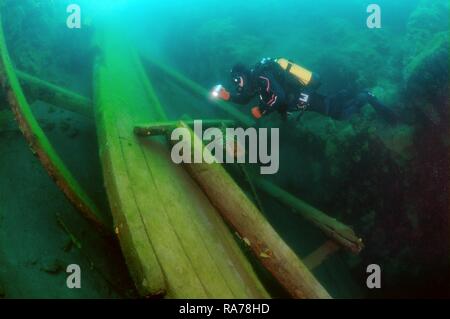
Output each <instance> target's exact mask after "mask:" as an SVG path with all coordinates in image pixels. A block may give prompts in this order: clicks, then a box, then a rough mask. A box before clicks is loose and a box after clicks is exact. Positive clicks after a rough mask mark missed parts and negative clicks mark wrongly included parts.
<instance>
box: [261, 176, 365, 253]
mask: <svg viewBox="0 0 450 319" xmlns="http://www.w3.org/2000/svg"><path fill="white" fill-rule="evenodd" d="M254 182H255V184H256V186H257V187H258V188H260V189H261V190H263V191H264V192H266V193H267V194H269V195H270V196H273V197H274V198H275V199H277V200H278V201H280V202H281V203H283V204H285V205H287V206H290V207H292V208H294V212H297V213H298V214H300V215H301V216H302V217H303V218H305V219H307V220H309V221H310V222H312V223H313V224H315V225H316V226H317V227H318V228H319V229H321V230H322V231H323V232H324V233H325V234H326V235H328V236H329V237H330V238H332V239H333V240H334V241H336V242H337V243H339V244H340V245H341V246H343V247H344V248H346V249H347V250H349V251H351V252H352V253H355V254H357V253H359V252H360V251H361V249H363V247H364V244H363V242H362V239H361V238H359V237H358V236H356V234H355V232H354V231H353V229H351V228H350V227H349V226H347V225H345V224H343V223H341V222H339V221H338V220H336V219H335V218H332V217H330V216H328V215H327V214H325V213H323V212H322V211H320V210H318V209H317V208H314V207H313V206H311V205H309V204H308V203H305V202H304V201H302V200H300V199H298V198H297V197H295V196H293V195H292V194H290V193H288V192H287V191H285V190H283V189H281V188H280V187H278V186H276V185H274V184H273V183H270V182H268V181H267V180H265V179H263V178H261V177H256V178H254Z"/></svg>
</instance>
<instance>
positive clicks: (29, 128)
mask: <svg viewBox="0 0 450 319" xmlns="http://www.w3.org/2000/svg"><path fill="white" fill-rule="evenodd" d="M0 54H1V58H0V82H1V86H2V89H3V90H4V91H5V93H6V96H7V100H8V103H9V105H10V107H11V109H12V111H13V113H14V115H15V117H16V120H17V122H18V123H19V127H20V129H21V131H22V132H23V134H24V136H25V138H26V139H27V141H28V143H29V145H30V147H31V149H32V150H33V152H35V154H36V155H37V156H38V158H39V160H40V161H41V163H42V165H43V166H44V168H45V169H46V170H47V172H48V173H49V175H50V176H51V177H52V178H53V180H54V181H55V182H56V184H57V185H58V186H59V187H60V188H61V190H62V191H63V192H64V194H65V195H66V196H67V198H68V199H69V200H70V201H71V203H72V204H74V205H75V207H77V208H78V210H79V211H80V212H81V213H82V214H83V216H84V217H86V218H87V219H88V220H90V221H92V222H93V223H94V224H95V225H96V226H98V227H99V229H101V230H102V231H104V232H105V233H108V232H110V229H111V228H110V226H109V223H108V221H107V220H106V218H105V217H104V216H103V215H102V214H101V213H100V211H99V209H98V208H97V206H96V205H95V204H94V202H93V201H92V200H91V199H90V198H89V196H88V195H87V194H86V192H85V191H84V190H83V189H82V188H81V186H80V184H79V183H78V182H77V180H76V179H75V178H74V176H73V175H72V174H71V172H70V171H69V170H68V169H67V167H66V166H65V164H64V162H63V161H62V160H61V158H60V157H59V156H58V154H57V153H56V151H55V149H54V148H53V146H52V145H51V143H50V141H49V140H48V138H47V136H46V135H45V133H44V131H43V130H42V129H41V127H40V126H39V124H38V122H37V121H36V119H35V117H34V115H33V113H32V111H31V109H30V106H29V104H28V102H27V100H26V98H25V95H24V93H23V91H22V88H21V86H20V84H19V80H18V78H17V76H16V73H15V70H14V68H13V65H12V63H11V60H10V57H9V54H8V50H7V46H6V42H5V38H4V33H3V25H2V19H1V14H0Z"/></svg>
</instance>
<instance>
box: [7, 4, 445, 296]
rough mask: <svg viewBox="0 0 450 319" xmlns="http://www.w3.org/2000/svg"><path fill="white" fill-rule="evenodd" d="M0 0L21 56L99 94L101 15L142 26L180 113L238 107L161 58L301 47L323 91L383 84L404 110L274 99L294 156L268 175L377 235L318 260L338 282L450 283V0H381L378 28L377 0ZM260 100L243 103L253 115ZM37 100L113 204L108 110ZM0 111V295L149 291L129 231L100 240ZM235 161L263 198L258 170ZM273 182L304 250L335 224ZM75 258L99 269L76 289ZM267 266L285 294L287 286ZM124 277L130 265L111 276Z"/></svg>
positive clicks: (272, 207)
mask: <svg viewBox="0 0 450 319" xmlns="http://www.w3.org/2000/svg"><path fill="white" fill-rule="evenodd" d="M0 3H1V4H0V6H1V7H0V8H1V13H2V18H3V24H4V30H5V36H6V40H7V44H8V48H9V51H10V54H11V57H12V59H13V62H14V64H15V66H16V68H18V69H20V70H22V71H25V72H27V73H30V74H33V75H36V76H38V77H40V78H42V79H44V80H47V81H50V82H52V83H55V84H58V85H60V86H62V87H65V88H68V89H70V90H73V91H75V92H78V93H80V94H82V95H84V96H87V97H91V96H92V87H93V83H92V67H93V63H94V58H95V56H96V55H97V56H98V55H99V56H100V57H101V54H102V52H101V51H102V48H101V47H98V45H97V44H96V39H95V34H96V30H97V26H96V25H97V23H98V21H102V20H107V21H109V23H111V22H113V23H114V24H116V25H117V26H118V27H120V28H123V29H124V30H126V31H127V32H129V34H130V36H131V37H132V39H133V42H134V43H135V44H136V46H137V48H138V49H139V50H140V53H141V55H142V57H143V61H144V66H145V68H146V72H147V74H148V75H149V77H150V79H151V81H152V84H153V85H154V87H155V90H156V92H157V95H158V97H159V99H160V100H161V104H162V105H163V106H164V108H165V111H166V113H167V114H168V116H169V118H171V119H178V118H181V117H182V116H185V115H189V116H190V117H193V118H227V117H229V115H228V114H227V113H226V112H223V111H222V110H220V109H219V108H217V107H216V106H215V105H214V104H213V103H211V101H209V100H208V99H206V98H203V99H202V98H199V97H195V96H193V95H192V94H191V92H190V91H189V90H186V88H184V87H182V86H180V85H179V84H176V83H174V82H172V81H171V80H170V79H169V78H168V77H167V76H166V75H165V74H164V73H163V72H161V70H159V69H157V68H155V67H153V66H152V65H151V64H150V63H146V62H145V61H146V59H149V58H150V59H156V60H159V61H163V62H164V63H166V64H168V65H170V66H172V67H173V68H175V69H176V70H177V71H178V72H180V73H182V74H184V75H185V76H186V77H187V78H189V79H191V80H192V81H195V82H196V83H199V84H200V85H202V86H203V87H205V88H210V87H212V86H214V85H215V84H218V83H224V84H228V83H229V81H230V79H229V70H230V68H231V67H232V66H233V65H234V64H235V63H236V62H243V63H246V64H248V65H253V64H255V63H256V62H258V61H259V60H261V58H264V57H286V58H289V59H291V60H293V61H295V62H297V63H299V64H301V65H304V66H305V67H307V68H309V69H311V70H313V71H314V72H317V73H318V74H320V76H321V82H322V85H321V87H320V92H321V93H322V94H325V95H330V94H334V93H336V92H337V91H339V90H341V89H344V88H346V87H347V86H348V85H351V86H354V87H356V88H357V89H360V90H362V89H370V90H371V91H373V92H374V93H375V94H376V95H377V96H378V98H379V99H380V100H381V101H383V102H384V103H385V104H386V105H387V106H388V107H390V108H391V109H392V110H395V112H397V113H398V114H399V115H400V119H401V123H400V124H399V125H396V126H392V125H389V124H388V123H386V122H385V121H383V119H381V118H380V117H378V116H377V114H376V112H375V111H374V110H373V108H371V107H370V106H368V105H367V106H365V107H364V108H363V109H362V110H361V112H360V113H359V114H356V115H355V116H353V117H352V118H351V119H349V120H346V121H336V120H333V119H331V118H328V117H325V116H323V115H320V114H316V113H313V112H307V113H306V114H305V115H304V116H303V117H302V118H301V119H300V120H299V121H295V120H290V121H288V122H284V121H282V119H281V118H280V116H279V115H278V114H272V115H270V116H269V117H267V118H264V119H263V120H262V121H261V122H260V124H259V125H260V126H261V127H279V128H280V170H279V172H278V173H277V174H275V175H273V176H265V177H264V178H267V179H268V180H270V181H273V182H275V183H276V184H277V185H280V186H281V187H283V188H284V189H287V190H289V191H290V192H291V193H293V194H295V195H296V196H298V197H299V198H301V199H303V200H304V201H306V202H308V203H309V204H311V205H313V206H315V207H317V208H319V209H321V210H323V211H324V212H326V213H327V214H329V215H330V216H332V217H335V218H337V219H338V220H340V221H342V222H343V223H345V224H347V225H350V226H351V227H352V228H353V229H354V230H355V233H356V234H358V235H360V236H361V237H362V238H363V240H364V244H365V248H364V250H363V251H362V252H361V253H360V254H359V255H358V256H354V255H352V254H350V253H347V252H345V251H339V252H338V253H335V254H334V255H332V256H331V257H329V258H328V259H327V260H326V261H325V262H324V263H323V264H322V265H320V266H319V267H318V268H316V269H315V270H314V274H315V275H316V277H317V278H318V279H319V281H320V282H321V283H322V284H323V285H324V286H325V288H326V289H327V290H328V291H329V292H330V294H331V295H332V296H333V297H337V298H376V297H448V296H450V284H449V282H450V278H449V277H450V268H449V267H450V249H449V248H450V236H449V230H450V227H449V226H450V225H449V215H450V214H449V213H450V212H449V202H448V197H449V196H448V195H449V189H448V186H449V185H448V184H449V183H448V182H449V170H448V168H449V156H448V155H449V134H448V133H449V132H448V127H449V126H448V119H449V116H448V108H449V105H448V101H449V99H448V90H449V77H448V71H449V55H448V41H449V28H448V17H449V10H448V1H445V0H434V1H431V0H410V1H406V0H402V1H400V0H399V1H388V0H383V1H377V4H379V5H380V7H381V9H382V27H381V29H369V28H367V26H366V19H367V17H368V13H367V12H366V8H367V6H368V4H370V3H371V2H370V1H362V0H346V1H327V0H320V1H317V0H316V1H294V0H286V1H272V0H264V1H253V0H252V1H246V2H242V1H234V0H233V1H206V0H205V1H190V2H186V1H167V2H164V3H162V2H161V3H160V2H158V4H157V3H156V2H153V1H137V0H136V1H132V0H130V1H125V0H123V1H120V0H116V1H114V0H98V1H97V0H96V1H86V0H84V1H82V0H80V1H65V0H61V1H50V0H49V1H38V0H36V1H33V0H24V1H12V0H6V1H3V2H0ZM70 3H78V4H80V6H81V8H82V28H81V29H80V30H70V29H68V28H67V27H66V25H65V23H66V18H67V16H68V14H67V13H66V7H67V5H68V4H70ZM0 98H2V93H0ZM253 102H254V101H253ZM252 105H253V104H250V105H248V106H238V107H237V106H235V105H230V106H229V107H230V108H239V110H240V111H241V112H243V113H244V114H246V115H249V114H250V107H251V106H252ZM33 110H34V112H35V116H36V117H37V118H38V119H39V122H40V124H41V126H42V127H43V128H44V130H45V131H46V133H47V134H48V135H49V138H50V140H51V142H52V143H53V144H54V145H55V147H56V149H57V150H58V151H59V152H60V154H61V156H62V157H63V159H64V160H65V161H66V163H67V165H68V166H69V168H70V169H71V170H72V171H73V172H74V174H75V175H76V176H77V178H79V180H80V183H81V184H82V186H83V187H85V188H86V190H87V191H88V192H89V194H90V195H91V196H92V197H93V198H94V199H95V201H96V202H97V204H98V205H100V206H101V207H107V205H108V204H107V200H106V195H105V193H104V189H103V187H102V186H103V185H102V177H101V170H100V163H99V160H98V158H97V154H96V150H97V148H98V146H97V145H96V141H95V125H94V123H93V121H91V120H87V119H84V118H79V117H78V116H76V115H74V114H72V113H70V112H65V111H64V112H61V111H59V108H55V107H53V106H49V105H47V104H43V103H42V102H35V103H33ZM0 112H1V113H0V125H1V126H0V163H2V165H1V166H0V167H1V169H0V190H1V193H0V247H2V248H3V249H0V297H12V298H15V297H58V296H59V297H68V298H71V297H74V298H77V297H93V298H95V297H132V296H134V294H135V293H134V291H133V289H132V288H130V287H132V283H131V281H130V279H129V278H128V274H127V271H126V270H125V265H124V263H123V260H122V257H121V256H120V249H119V247H118V246H108V244H98V243H99V241H100V240H99V239H98V238H96V235H95V234H93V233H94V230H93V229H91V228H90V226H89V225H88V224H87V223H86V222H85V221H83V220H82V219H81V218H79V217H78V216H77V212H76V210H75V209H73V208H72V206H71V205H70V204H69V203H68V201H67V200H66V199H65V198H64V197H63V195H62V194H60V193H59V192H58V189H57V188H56V186H55V185H54V184H53V183H52V181H51V180H50V178H48V176H47V175H46V174H45V172H44V170H43V169H42V168H41V167H40V164H39V162H38V161H37V160H36V159H35V158H33V156H32V154H31V152H29V150H28V149H27V148H26V145H25V142H24V140H23V138H22V136H21V134H20V133H19V131H18V129H17V127H16V126H15V124H14V122H13V121H12V120H11V118H10V114H8V110H7V105H6V103H5V102H3V99H0ZM15 158H17V160H15ZM250 169H255V168H254V167H253V168H250ZM229 171H230V173H231V174H232V175H233V176H234V177H235V179H236V180H237V181H238V183H239V184H240V185H241V186H242V188H243V189H244V190H246V192H247V193H248V194H249V197H250V198H253V196H252V191H251V187H250V185H249V184H248V182H247V181H246V180H245V178H243V177H242V176H241V175H240V174H239V173H238V172H236V171H235V170H233V168H229ZM258 195H259V197H260V200H261V202H262V206H263V211H264V213H265V215H266V217H267V218H268V220H269V221H270V222H271V223H272V225H273V226H274V228H275V229H276V230H278V231H279V233H280V234H281V236H282V237H283V239H284V240H285V241H286V242H287V243H288V244H289V245H290V246H291V247H292V248H293V249H294V251H295V252H296V253H297V254H298V255H299V256H300V257H301V258H304V257H306V256H308V255H309V254H310V253H311V252H313V251H314V250H315V249H317V248H318V247H319V246H320V245H322V244H323V243H324V242H325V241H326V240H327V238H326V237H325V236H324V235H323V233H322V232H321V231H320V230H319V229H317V228H316V227H314V226H313V225H312V224H311V223H309V222H307V221H306V220H304V219H302V218H301V217H299V216H298V215H296V214H295V213H294V212H293V211H292V209H291V208H289V207H286V206H284V205H282V204H280V203H278V202H277V201H275V200H274V199H273V198H271V197H270V196H268V195H267V194H263V193H260V194H258ZM61 218H62V219H63V220H64V221H65V223H66V224H67V228H68V229H70V230H71V231H73V232H75V233H77V234H75V237H76V238H77V240H79V241H80V242H81V246H82V247H83V248H81V249H79V248H77V247H70V248H67V247H66V245H69V246H73V244H70V242H71V241H70V236H69V239H68V238H67V237H68V234H67V229H66V228H64V227H61V226H60V224H61V223H60V222H58V221H59V220H60V219H61ZM58 225H59V226H58ZM79 233H80V234H79ZM87 234H89V235H87ZM68 241H69V243H68ZM75 246H76V245H75ZM94 256H95V258H94ZM93 259H95V261H93ZM73 260H76V261H77V262H79V263H80V264H82V265H87V266H86V267H89V266H88V265H91V268H90V269H91V270H92V271H90V272H89V275H88V277H87V278H86V279H85V282H86V286H84V287H83V289H81V291H70V292H67V289H61V288H60V286H61V284H62V283H63V282H64V280H65V279H64V278H65V273H64V271H63V270H61V269H62V265H64V264H66V263H68V262H70V261H73ZM254 263H255V267H259V266H258V265H257V262H254ZM372 263H375V264H379V265H380V266H381V269H382V276H383V277H382V278H383V279H382V288H381V289H374V290H369V289H368V288H367V287H366V277H367V273H366V267H367V265H369V264H372ZM92 265H96V266H95V267H92ZM111 265H114V266H111ZM260 271H261V273H262V276H263V277H264V278H266V277H267V279H266V281H267V284H268V286H269V287H270V290H271V292H272V293H273V295H274V296H277V297H280V296H286V294H285V293H284V292H283V291H282V290H281V288H280V287H278V286H276V284H275V283H273V282H272V281H271V280H270V278H268V277H269V276H268V275H267V274H264V271H263V270H262V269H261V270H260ZM111 278H119V279H120V280H119V279H118V280H117V282H118V283H116V284H114V285H112V284H111V282H114V280H111Z"/></svg>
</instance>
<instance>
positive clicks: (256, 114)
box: [252, 106, 263, 119]
mask: <svg viewBox="0 0 450 319" xmlns="http://www.w3.org/2000/svg"><path fill="white" fill-rule="evenodd" d="M252 115H253V117H254V118H255V119H260V118H261V117H262V116H263V113H262V112H261V108H260V107H259V106H255V107H252Z"/></svg>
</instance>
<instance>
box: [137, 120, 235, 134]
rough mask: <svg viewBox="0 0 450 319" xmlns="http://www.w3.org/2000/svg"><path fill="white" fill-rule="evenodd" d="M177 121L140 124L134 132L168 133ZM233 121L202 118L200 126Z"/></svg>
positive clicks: (232, 122)
mask: <svg viewBox="0 0 450 319" xmlns="http://www.w3.org/2000/svg"><path fill="white" fill-rule="evenodd" d="M178 123H179V122H178V121H169V122H155V123H148V124H140V125H137V126H135V127H134V134H136V135H137V136H157V135H166V134H170V133H171V132H172V131H173V130H174V129H175V128H177V125H178ZM186 124H187V125H189V126H193V125H194V121H186ZM234 124H235V121H232V120H214V119H213V120H208V119H207V120H202V127H203V128H208V127H215V126H217V127H221V126H222V125H234Z"/></svg>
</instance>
